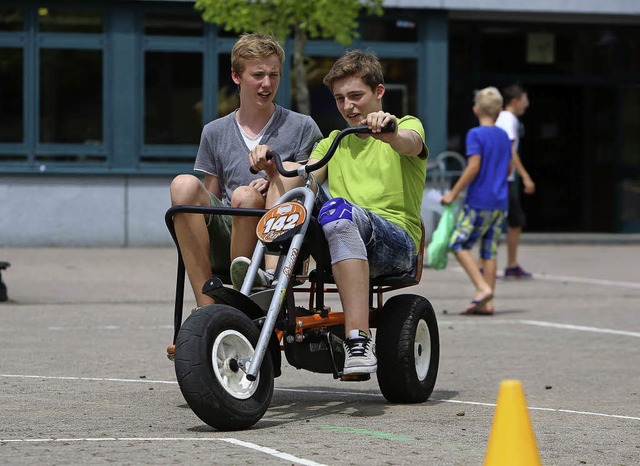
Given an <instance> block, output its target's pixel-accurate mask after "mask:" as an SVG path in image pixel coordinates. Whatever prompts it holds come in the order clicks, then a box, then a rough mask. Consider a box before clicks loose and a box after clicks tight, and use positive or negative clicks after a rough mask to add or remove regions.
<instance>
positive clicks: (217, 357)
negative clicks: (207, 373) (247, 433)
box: [211, 330, 260, 400]
mask: <svg viewBox="0 0 640 466" xmlns="http://www.w3.org/2000/svg"><path fill="white" fill-rule="evenodd" d="M253 353H254V349H253V346H252V345H251V343H250V342H249V340H247V339H246V337H245V336H244V335H243V334H242V333H240V332H238V331H236V330H225V331H224V332H222V333H220V335H218V337H217V338H216V339H215V341H214V342H213V347H212V348H211V363H212V365H213V372H214V373H215V375H216V378H217V379H218V381H219V382H220V385H222V387H223V388H224V389H225V390H226V391H227V392H228V393H229V394H230V395H231V396H233V397H235V398H239V399H241V400H246V399H247V398H250V397H251V396H252V395H253V394H254V393H255V391H256V389H257V388H258V383H259V382H260V374H258V377H257V378H256V380H255V381H253V382H251V381H250V380H248V379H247V374H245V373H244V372H243V371H242V370H241V369H240V368H238V367H237V361H238V360H239V359H240V358H250V357H251V356H253Z"/></svg>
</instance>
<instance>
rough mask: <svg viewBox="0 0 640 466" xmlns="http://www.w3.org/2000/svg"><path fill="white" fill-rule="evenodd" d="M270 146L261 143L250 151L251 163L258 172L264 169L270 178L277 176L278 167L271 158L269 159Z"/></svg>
mask: <svg viewBox="0 0 640 466" xmlns="http://www.w3.org/2000/svg"><path fill="white" fill-rule="evenodd" d="M268 152H269V146H266V145H264V144H259V145H257V146H256V147H254V148H253V149H252V150H251V152H249V165H250V166H251V168H252V169H253V170H254V171H255V172H256V173H257V172H259V171H260V170H264V172H265V173H266V174H267V177H268V178H271V177H273V176H277V174H278V173H277V171H276V168H275V166H274V164H273V162H272V161H271V160H267V153H268Z"/></svg>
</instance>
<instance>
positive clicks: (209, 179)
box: [168, 34, 322, 356]
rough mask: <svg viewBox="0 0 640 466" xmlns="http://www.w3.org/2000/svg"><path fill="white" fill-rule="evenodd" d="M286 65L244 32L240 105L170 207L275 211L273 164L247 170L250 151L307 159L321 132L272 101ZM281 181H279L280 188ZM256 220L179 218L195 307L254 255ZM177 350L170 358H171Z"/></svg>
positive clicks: (236, 57) (214, 125) (236, 62)
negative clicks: (211, 282)
mask: <svg viewBox="0 0 640 466" xmlns="http://www.w3.org/2000/svg"><path fill="white" fill-rule="evenodd" d="M283 62H284V50H283V49H282V47H281V46H280V44H279V43H278V42H277V40H276V39H275V38H274V37H273V36H270V35H263V34H244V35H242V36H241V37H240V38H239V39H238V41H237V42H236V44H235V46H234V47H233V50H232V52H231V77H232V79H233V81H234V82H235V83H236V85H237V86H238V91H239V94H240V106H239V108H238V109H237V110H235V111H234V112H232V113H231V114H229V115H227V116H224V117H221V118H218V119H217V120H215V121H212V122H210V123H208V124H207V125H206V126H205V127H204V129H203V131H202V136H201V140H200V147H199V148H198V154H197V156H196V162H195V167H194V169H195V170H196V171H200V172H204V183H203V182H201V181H200V179H199V178H197V177H196V176H194V175H190V174H183V175H178V176H177V177H176V178H175V179H174V180H173V182H172V183H171V188H170V191H171V204H172V205H196V206H208V205H216V206H223V205H224V206H231V207H243V208H256V209H262V208H269V207H271V205H272V203H273V202H274V201H275V200H277V199H278V197H279V196H280V195H281V194H282V193H283V192H284V190H286V188H287V183H286V182H285V183H284V184H283V183H282V182H281V181H280V179H279V178H276V177H279V175H278V173H277V171H275V169H274V167H273V162H269V163H268V164H266V165H265V166H263V167H260V168H261V169H262V170H263V171H261V172H259V173H258V174H255V175H254V174H251V172H250V171H249V169H250V164H249V157H247V154H251V152H252V151H258V150H259V151H263V150H265V146H268V148H269V149H271V150H274V151H276V152H278V153H279V154H280V155H281V156H282V157H283V159H284V160H291V161H300V160H306V159H308V158H309V154H310V153H311V150H312V149H313V147H314V145H315V143H316V142H317V141H318V140H320V139H321V138H322V134H321V132H320V130H319V128H318V126H317V125H316V124H315V122H314V121H313V120H312V119H311V117H309V116H307V115H301V114H299V113H295V112H293V111H290V110H287V109H284V108H282V107H280V106H277V105H275V104H274V103H273V100H274V98H275V95H276V92H277V90H278V85H279V83H280V75H281V71H282V65H283ZM276 179H277V180H278V182H277V183H276V182H274V181H276ZM257 221H258V219H257V218H256V217H239V216H234V217H233V219H232V218H230V217H229V216H222V215H211V216H210V217H209V218H205V217H204V216H203V215H200V214H177V215H176V216H175V218H174V225H175V231H176V236H177V239H178V244H179V246H180V251H181V253H182V257H183V259H184V264H185V268H186V271H187V275H188V277H189V282H190V283H191V287H192V289H193V292H194V295H195V298H196V304H197V305H198V306H204V305H207V304H212V303H213V302H214V301H213V300H212V299H211V298H210V297H208V296H206V295H204V294H202V286H203V284H204V283H205V282H206V281H207V280H208V279H209V278H210V277H211V274H212V272H223V273H226V272H228V270H229V266H230V262H231V259H232V258H235V257H238V256H248V257H251V254H252V252H253V249H254V247H255V243H256V236H255V227H256V224H257ZM172 350H173V348H172V347H169V349H168V354H169V356H171V354H172Z"/></svg>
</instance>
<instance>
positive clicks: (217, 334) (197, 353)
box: [175, 304, 274, 430]
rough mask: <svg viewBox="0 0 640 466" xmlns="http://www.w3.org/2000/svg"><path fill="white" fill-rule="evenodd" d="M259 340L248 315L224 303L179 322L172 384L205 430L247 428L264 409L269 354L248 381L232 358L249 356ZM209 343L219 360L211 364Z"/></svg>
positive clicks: (268, 400)
mask: <svg viewBox="0 0 640 466" xmlns="http://www.w3.org/2000/svg"><path fill="white" fill-rule="evenodd" d="M259 336H260V330H259V329H258V327H257V326H256V324H255V323H254V322H252V321H251V319H249V317H247V316H246V315H245V314H244V313H242V312H241V311H239V310H238V309H236V308H234V307H231V306H227V305H224V304H213V305H210V306H205V307H203V308H201V309H200V310H199V311H198V312H196V313H194V314H191V315H190V316H189V318H187V320H185V322H184V324H182V327H181V328H180V331H179V332H178V337H177V339H176V352H175V369H176V376H177V378H178V384H179V385H180V390H181V391H182V395H183V396H184V398H185V400H186V401H187V403H188V404H189V407H190V408H191V409H192V410H193V412H194V413H195V414H196V415H197V416H198V417H199V418H200V419H202V420H203V421H204V422H205V423H207V424H208V425H210V426H211V427H214V428H216V429H219V430H240V429H246V428H249V427H251V426H252V425H254V424H255V423H256V422H258V421H259V420H260V419H261V418H262V416H263V415H264V413H265V412H266V410H267V408H268V407H269V405H270V403H271V397H272V396H273V379H274V374H273V364H272V361H271V355H270V354H269V352H268V351H267V354H265V357H264V360H263V362H262V366H261V368H260V372H259V373H258V377H257V379H256V381H254V382H249V381H248V380H247V379H246V376H245V375H244V373H243V372H242V371H241V370H240V369H238V368H237V367H235V368H234V367H233V364H234V363H233V361H234V356H235V355H239V356H250V355H252V354H253V351H254V349H255V346H256V344H257V342H258V337H259ZM214 345H215V348H216V352H217V354H218V355H220V356H223V357H222V358H221V359H218V358H216V361H213V359H212V358H213V353H212V351H214V349H213V348H214ZM214 364H215V366H214ZM234 369H235V370H234ZM225 376H226V377H225Z"/></svg>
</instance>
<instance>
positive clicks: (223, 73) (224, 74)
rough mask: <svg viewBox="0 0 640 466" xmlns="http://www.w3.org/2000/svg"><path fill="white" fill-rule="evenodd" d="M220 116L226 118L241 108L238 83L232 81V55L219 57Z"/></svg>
mask: <svg viewBox="0 0 640 466" xmlns="http://www.w3.org/2000/svg"><path fill="white" fill-rule="evenodd" d="M218 82H219V83H220V88H219V89H218V116H219V117H221V116H225V115H228V114H229V113H231V112H233V111H234V110H235V109H237V108H238V107H239V106H240V94H239V93H238V87H237V86H236V83H234V82H233V79H231V55H229V54H224V55H220V56H219V57H218Z"/></svg>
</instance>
